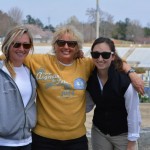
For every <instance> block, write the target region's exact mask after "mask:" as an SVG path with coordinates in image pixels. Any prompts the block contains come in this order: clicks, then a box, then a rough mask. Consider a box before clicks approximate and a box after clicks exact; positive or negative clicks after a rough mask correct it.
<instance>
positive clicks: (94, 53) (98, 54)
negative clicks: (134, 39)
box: [91, 52, 114, 59]
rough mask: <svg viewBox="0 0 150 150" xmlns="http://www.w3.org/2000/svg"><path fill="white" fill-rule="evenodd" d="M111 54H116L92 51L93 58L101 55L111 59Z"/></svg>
mask: <svg viewBox="0 0 150 150" xmlns="http://www.w3.org/2000/svg"><path fill="white" fill-rule="evenodd" d="M111 54H114V52H102V53H99V52H91V56H92V58H95V59H97V58H99V57H100V55H101V56H102V58H103V59H109V58H110V55H111Z"/></svg>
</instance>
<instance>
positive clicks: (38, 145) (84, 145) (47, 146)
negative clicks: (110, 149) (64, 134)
mask: <svg viewBox="0 0 150 150" xmlns="http://www.w3.org/2000/svg"><path fill="white" fill-rule="evenodd" d="M32 139H33V141H32V150H88V140H87V137H86V135H84V136H82V137H80V138H77V139H72V140H64V141H61V140H55V139H49V138H45V137H41V136H39V135H37V134H35V133H33V134H32Z"/></svg>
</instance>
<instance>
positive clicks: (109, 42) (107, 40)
mask: <svg viewBox="0 0 150 150" xmlns="http://www.w3.org/2000/svg"><path fill="white" fill-rule="evenodd" d="M100 43H106V44H107V45H108V46H109V48H110V50H111V51H112V52H114V54H113V55H115V59H114V61H113V63H114V65H115V68H116V69H117V70H119V71H123V60H122V59H121V58H120V57H119V55H118V54H117V52H116V48H115V44H114V42H113V41H112V40H111V39H110V38H105V37H99V38H97V39H96V40H95V41H94V43H93V44H92V47H91V51H93V49H94V47H95V45H97V44H100Z"/></svg>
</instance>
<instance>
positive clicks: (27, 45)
mask: <svg viewBox="0 0 150 150" xmlns="http://www.w3.org/2000/svg"><path fill="white" fill-rule="evenodd" d="M21 45H22V46H23V48H24V49H30V48H31V43H20V42H16V43H13V47H14V48H19V47H21Z"/></svg>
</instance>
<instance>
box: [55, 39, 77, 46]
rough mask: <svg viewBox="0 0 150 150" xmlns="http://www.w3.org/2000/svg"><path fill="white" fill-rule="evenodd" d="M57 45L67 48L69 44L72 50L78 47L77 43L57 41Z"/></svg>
mask: <svg viewBox="0 0 150 150" xmlns="http://www.w3.org/2000/svg"><path fill="white" fill-rule="evenodd" d="M56 43H57V45H58V46H59V47H63V46H65V45H66V43H67V45H68V47H71V48H74V47H75V46H76V45H77V41H64V40H57V41H56Z"/></svg>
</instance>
